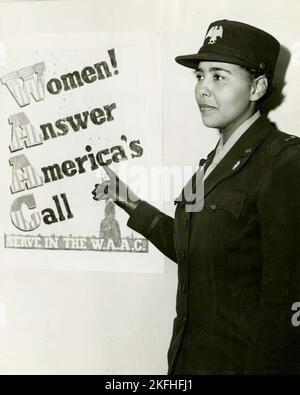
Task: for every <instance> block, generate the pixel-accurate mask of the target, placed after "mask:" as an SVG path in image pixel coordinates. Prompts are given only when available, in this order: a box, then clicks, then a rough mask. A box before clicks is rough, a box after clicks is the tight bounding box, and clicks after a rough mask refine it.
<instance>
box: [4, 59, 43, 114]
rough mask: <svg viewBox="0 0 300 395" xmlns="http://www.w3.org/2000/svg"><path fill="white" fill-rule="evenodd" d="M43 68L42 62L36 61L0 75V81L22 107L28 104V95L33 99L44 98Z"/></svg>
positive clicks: (39, 99)
mask: <svg viewBox="0 0 300 395" xmlns="http://www.w3.org/2000/svg"><path fill="white" fill-rule="evenodd" d="M45 69H46V66H45V63H44V62H41V63H36V64H34V65H32V66H28V67H24V68H23V69H20V70H17V71H14V72H12V73H9V74H5V75H4V76H2V77H1V82H2V84H5V85H6V86H7V88H8V89H9V91H10V93H11V94H12V95H13V97H14V98H15V100H16V102H17V103H18V104H19V106H20V107H24V106H27V105H28V104H30V95H32V96H33V98H34V99H35V101H41V100H44V96H45V83H44V78H43V77H44V71H45Z"/></svg>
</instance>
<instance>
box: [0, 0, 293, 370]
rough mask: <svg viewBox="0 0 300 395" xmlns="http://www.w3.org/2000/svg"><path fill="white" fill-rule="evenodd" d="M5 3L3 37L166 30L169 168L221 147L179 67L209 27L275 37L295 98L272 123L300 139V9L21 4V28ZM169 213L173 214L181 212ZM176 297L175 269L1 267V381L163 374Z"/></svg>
mask: <svg viewBox="0 0 300 395" xmlns="http://www.w3.org/2000/svg"><path fill="white" fill-rule="evenodd" d="M1 3H3V4H0V10H1V11H0V37H1V32H3V31H5V30H6V29H8V28H9V26H11V24H12V23H13V24H14V25H15V26H17V28H18V31H22V29H23V28H25V27H26V31H27V32H33V33H34V32H46V31H45V26H46V24H44V23H43V21H44V18H47V19H48V20H49V18H50V19H52V20H53V29H55V31H56V32H58V33H64V32H70V33H71V32H74V33H75V32H76V33H77V32H78V31H82V32H90V31H103V30H114V29H116V30H147V29H150V30H152V29H159V30H162V33H163V35H162V37H163V45H162V54H163V64H162V67H163V94H164V120H163V126H164V144H165V146H164V153H165V163H166V164H169V165H175V164H176V165H177V164H179V165H195V164H196V163H198V161H199V158H201V157H203V156H206V154H207V153H208V152H209V151H210V150H211V149H212V148H213V147H214V145H215V143H216V141H217V137H218V136H217V133H216V132H215V131H211V130H208V129H206V128H205V127H203V126H202V124H201V118H200V115H199V113H198V110H197V107H196V104H195V100H194V96H193V91H194V85H195V79H194V76H193V73H192V72H191V71H189V70H188V69H185V68H183V67H181V66H179V65H177V64H176V63H175V62H174V57H175V56H176V55H179V54H185V53H193V52H195V51H196V50H198V49H199V47H200V46H201V44H202V40H203V36H204V34H205V31H206V28H207V26H208V24H209V23H210V22H211V21H213V20H216V19H223V18H226V19H235V20H240V21H244V22H246V23H250V24H254V25H256V26H258V27H261V28H263V29H266V30H267V31H269V32H270V33H273V34H274V35H275V36H276V37H277V38H278V39H279V40H280V41H281V42H282V43H283V44H284V45H285V46H286V47H287V48H289V49H293V55H294V57H293V59H292V60H293V62H292V64H291V65H290V67H289V69H288V73H287V79H286V82H287V83H286V86H285V89H284V91H285V94H286V97H287V98H286V100H285V102H284V103H283V105H282V106H281V107H280V108H278V109H276V111H274V112H272V113H271V114H270V117H271V119H272V120H274V121H276V122H277V124H278V126H279V128H281V129H282V130H284V131H288V132H291V133H293V134H300V115H299V88H300V73H299V64H300V56H298V55H297V51H296V50H297V48H298V51H299V50H300V26H299V17H300V5H299V2H298V1H297V0H285V1H281V0H280V1H279V0H268V1H264V2H261V1H260V0H252V1H251V2H244V1H243V2H241V1H237V0H215V1H211V2H207V1H201V0H98V1H87V0H82V1H76V0H74V1H73V0H69V1H66V2H64V1H61V2H60V5H59V7H58V1H54V2H51V1H49V2H45V1H35V2H31V4H29V3H27V2H23V3H22V4H19V8H18V10H16V13H15V15H14V20H13V21H12V20H11V16H10V18H7V14H6V11H5V10H6V7H8V6H9V5H10V4H8V3H12V1H10V2H1ZM48 3H49V4H48ZM29 6H30V7H29ZM45 6H47V13H45V8H44V7H45ZM57 10H58V12H57ZM28 12H34V13H35V15H36V23H35V24H34V25H33V26H27V25H26V15H27V13H28ZM16 21H17V23H16ZM48 32H49V33H50V31H48ZM0 41H1V40H0ZM297 59H298V61H297ZM158 94H159V92H158ZM153 100H155V97H154V98H153ZM166 212H168V213H169V214H172V213H173V212H174V206H173V204H172V202H170V203H168V204H166ZM126 259H130V258H126ZM175 290H176V265H175V264H174V263H172V262H170V261H168V260H167V259H166V261H165V273H164V274H135V273H130V274H128V273H103V272H84V271H83V272H70V271H54V270H33V269H19V268H18V269H13V268H11V267H10V266H9V264H1V266H0V373H25V374H26V373H45V374H48V373H49V374H64V373H69V374H164V373H166V371H167V361H166V353H167V349H168V344H169V340H170V336H171V328H172V320H173V317H174V314H175V308H174V305H175Z"/></svg>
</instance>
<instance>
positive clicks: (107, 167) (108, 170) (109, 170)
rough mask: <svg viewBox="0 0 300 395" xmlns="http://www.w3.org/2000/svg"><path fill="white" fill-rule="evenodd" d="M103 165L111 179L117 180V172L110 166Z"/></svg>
mask: <svg viewBox="0 0 300 395" xmlns="http://www.w3.org/2000/svg"><path fill="white" fill-rule="evenodd" d="M102 167H103V169H104V171H105V173H106V174H107V175H108V177H109V178H110V179H111V180H115V179H116V178H118V176H117V174H116V173H115V172H114V171H113V170H112V169H111V168H110V167H109V166H107V165H102Z"/></svg>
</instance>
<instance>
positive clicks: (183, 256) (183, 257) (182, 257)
mask: <svg viewBox="0 0 300 395" xmlns="http://www.w3.org/2000/svg"><path fill="white" fill-rule="evenodd" d="M180 258H181V260H182V261H184V260H185V253H184V252H183V253H182V254H181V256H180Z"/></svg>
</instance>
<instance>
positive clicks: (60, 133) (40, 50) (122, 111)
mask: <svg viewBox="0 0 300 395" xmlns="http://www.w3.org/2000/svg"><path fill="white" fill-rule="evenodd" d="M29 23H30V21H29ZM16 33H17V32H16ZM160 37H161V36H160V32H159V31H156V32H155V31H154V32H143V31H141V32H139V33H138V34H137V32H135V33H132V32H118V31H113V32H103V33H86V34H80V35H79V34H78V35H76V34H68V35H60V34H55V32H53V34H47V35H40V36H39V35H34V36H33V35H31V36H30V35H28V36H27V35H26V34H25V35H22V36H21V35H18V34H16V35H10V36H9V38H8V39H7V41H5V45H4V44H2V47H1V49H2V52H1V66H0V70H1V77H0V78H1V89H0V96H1V133H2V144H1V172H2V183H1V185H2V188H1V189H2V200H1V203H2V206H1V215H2V220H1V231H2V233H1V242H2V249H4V252H3V259H4V260H5V261H6V260H10V261H22V262H23V263H24V265H25V266H26V265H28V264H29V265H34V264H35V263H37V264H41V265H55V266H57V265H60V266H61V267H64V268H66V267H70V268H74V267H77V266H76V262H79V265H80V266H81V268H86V269H91V268H93V269H95V270H111V271H116V270H117V271H118V270H120V271H132V270H134V271H135V270H137V271H145V272H148V271H150V272H152V271H153V272H156V271H161V270H162V266H161V265H162V263H161V262H162V259H163V258H161V259H157V257H156V258H155V255H156V253H155V251H154V248H153V247H152V246H150V245H149V242H148V241H147V240H146V239H145V238H143V237H142V236H140V235H138V234H137V233H134V232H132V231H131V230H130V229H129V228H128V227H127V226H126V222H127V217H128V216H126V214H124V213H123V212H122V210H121V209H119V208H118V207H116V206H115V204H114V202H113V201H112V200H106V201H105V202H104V201H102V202H95V201H94V200H93V199H92V194H91V192H92V190H93V188H94V185H95V184H96V183H101V182H103V181H104V180H105V177H107V176H106V173H105V171H104V170H103V169H101V167H102V165H103V164H105V165H109V166H111V168H112V169H114V170H116V171H118V173H119V174H122V173H123V174H124V175H125V177H128V180H129V181H128V182H130V177H131V183H133V182H134V181H135V179H134V177H138V176H140V175H139V174H138V171H137V170H135V173H134V172H133V171H132V167H134V168H135V169H138V168H143V169H144V172H145V169H147V168H149V166H151V164H153V163H154V164H155V165H156V166H158V165H161V164H162V130H161V117H162V116H161V97H160V91H161V89H160V86H161V82H160V71H161V70H160ZM154 96H155V101H153V99H152V98H153V97H154ZM143 174H144V173H142V175H143ZM142 183H144V184H145V185H146V184H147V180H146V179H144V181H143V179H142V177H139V179H138V180H137V182H136V184H137V185H136V188H137V192H138V193H139V194H140V195H141V196H143V194H144V193H145V192H146V193H147V191H145V189H146V188H145V187H144V186H143V184H142ZM144 197H145V198H148V196H147V195H146V196H145V195H144ZM129 257H130V258H129ZM128 258H129V259H128ZM38 262H43V263H38Z"/></svg>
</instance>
